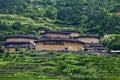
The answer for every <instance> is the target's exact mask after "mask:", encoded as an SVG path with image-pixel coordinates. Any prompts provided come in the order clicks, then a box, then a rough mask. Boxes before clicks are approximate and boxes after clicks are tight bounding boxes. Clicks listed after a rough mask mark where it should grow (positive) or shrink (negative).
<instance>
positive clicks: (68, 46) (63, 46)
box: [36, 42, 83, 51]
mask: <svg viewBox="0 0 120 80" xmlns="http://www.w3.org/2000/svg"><path fill="white" fill-rule="evenodd" d="M47 43H49V44H45V42H36V50H37V51H42V50H48V51H49V50H54V51H61V50H69V51H78V50H83V44H80V43H72V42H59V44H58V43H57V44H56V42H47Z"/></svg>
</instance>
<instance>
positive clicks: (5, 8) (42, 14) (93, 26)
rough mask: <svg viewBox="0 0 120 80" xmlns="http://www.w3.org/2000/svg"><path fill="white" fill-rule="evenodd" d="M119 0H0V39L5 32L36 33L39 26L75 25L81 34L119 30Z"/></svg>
mask: <svg viewBox="0 0 120 80" xmlns="http://www.w3.org/2000/svg"><path fill="white" fill-rule="evenodd" d="M119 7H120V1H119V0H102V1H101V0H80V1H79V0H0V36H1V38H0V40H3V39H4V37H5V35H8V34H15V33H22V34H23V33H25V34H27V33H29V34H35V35H38V33H37V32H36V30H37V29H38V28H39V27H43V28H47V29H53V30H59V29H68V28H69V29H77V30H79V31H80V32H81V34H96V35H98V34H99V35H103V34H111V33H120V32H119V31H120V16H118V15H114V14H113V12H117V11H120V8H119Z"/></svg>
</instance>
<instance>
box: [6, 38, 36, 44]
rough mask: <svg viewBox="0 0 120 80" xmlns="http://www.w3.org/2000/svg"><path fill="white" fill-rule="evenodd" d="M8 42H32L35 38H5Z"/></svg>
mask: <svg viewBox="0 0 120 80" xmlns="http://www.w3.org/2000/svg"><path fill="white" fill-rule="evenodd" d="M6 41H8V42H21V41H29V42H30V43H33V44H34V41H35V39H27V38H8V39H6Z"/></svg>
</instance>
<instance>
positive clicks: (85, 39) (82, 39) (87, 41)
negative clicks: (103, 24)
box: [78, 38, 99, 43]
mask: <svg viewBox="0 0 120 80" xmlns="http://www.w3.org/2000/svg"><path fill="white" fill-rule="evenodd" d="M78 40H80V41H82V42H84V43H99V39H98V38H78Z"/></svg>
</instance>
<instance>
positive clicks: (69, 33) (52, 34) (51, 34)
mask: <svg viewBox="0 0 120 80" xmlns="http://www.w3.org/2000/svg"><path fill="white" fill-rule="evenodd" d="M76 36H79V32H78V31H74V30H63V31H45V32H44V33H43V34H42V37H60V38H73V37H76Z"/></svg>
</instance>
